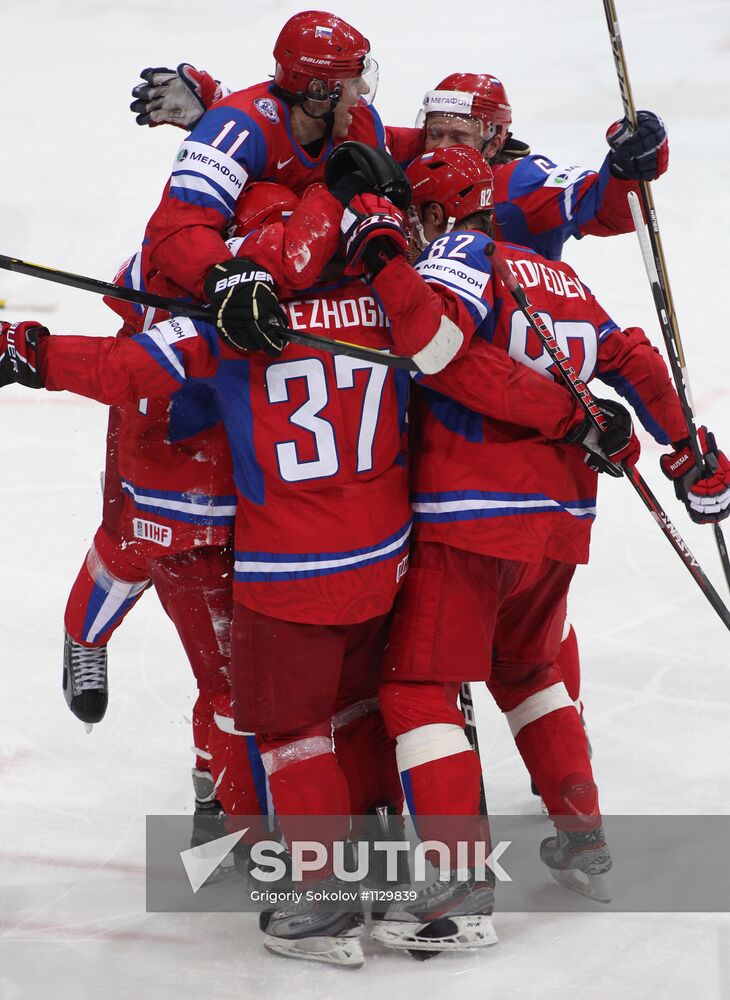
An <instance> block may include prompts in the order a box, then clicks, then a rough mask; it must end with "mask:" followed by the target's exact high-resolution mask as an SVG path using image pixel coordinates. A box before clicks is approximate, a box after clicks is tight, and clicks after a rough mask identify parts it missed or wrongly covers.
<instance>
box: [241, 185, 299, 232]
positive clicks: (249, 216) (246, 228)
mask: <svg viewBox="0 0 730 1000" xmlns="http://www.w3.org/2000/svg"><path fill="white" fill-rule="evenodd" d="M298 204H299V198H298V197H297V196H296V195H295V194H294V192H293V191H290V190H289V188H288V187H284V185H283V184H274V183H273V182H271V181H255V182H254V183H253V184H249V185H248V187H247V188H245V189H244V191H243V193H242V194H241V196H240V198H239V199H238V201H237V202H236V211H235V214H234V216H233V218H232V219H231V221H230V223H229V226H228V229H227V231H226V236H227V237H228V239H230V238H231V237H233V236H243V235H244V234H245V233H250V232H251V230H252V229H257V228H259V226H263V225H266V224H268V223H272V222H281V220H282V219H283V218H286V216H288V215H291V213H292V212H293V211H294V209H295V208H296V207H297V205H298Z"/></svg>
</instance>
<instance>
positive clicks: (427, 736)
mask: <svg viewBox="0 0 730 1000" xmlns="http://www.w3.org/2000/svg"><path fill="white" fill-rule="evenodd" d="M456 690H457V687H456V685H445V684H427V683H406V684H403V683H396V682H387V683H385V684H383V685H382V686H381V689H380V695H379V699H380V704H381V708H382V711H383V716H384V718H385V721H386V725H387V726H388V730H389V732H390V733H392V734H393V735H396V736H397V746H396V756H397V761H398V770H399V771H400V777H401V782H402V783H403V791H404V792H405V797H406V802H407V804H408V810H409V812H410V813H411V815H418V816H421V817H423V816H429V817H435V816H447V817H449V819H448V821H446V822H439V821H434V820H429V821H428V822H427V823H424V822H423V821H419V824H418V828H419V834H420V835H421V837H422V838H423V839H426V840H431V839H433V840H441V841H444V842H445V843H446V844H447V845H448V846H452V847H453V844H454V843H455V842H456V841H458V840H468V839H469V838H470V836H473V834H474V826H473V823H472V822H471V821H468V822H466V823H460V824H459V823H457V822H456V821H455V817H457V816H462V817H475V816H478V815H479V795H480V779H481V764H480V762H479V759H478V757H477V755H476V754H475V753H474V751H473V750H472V749H471V747H470V746H469V741H468V740H467V738H466V735H465V733H464V718H463V716H462V714H461V712H460V711H459V709H458V708H457V706H456Z"/></svg>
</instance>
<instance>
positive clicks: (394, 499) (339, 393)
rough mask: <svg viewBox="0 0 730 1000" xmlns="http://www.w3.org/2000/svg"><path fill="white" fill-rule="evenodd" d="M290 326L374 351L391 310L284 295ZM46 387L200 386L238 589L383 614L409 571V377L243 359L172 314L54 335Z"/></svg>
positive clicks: (354, 366)
mask: <svg viewBox="0 0 730 1000" xmlns="http://www.w3.org/2000/svg"><path fill="white" fill-rule="evenodd" d="M287 308H288V310H289V317H290V323H291V325H292V327H293V328H294V329H311V330H312V331H313V332H316V333H324V335H327V333H328V332H330V333H331V334H333V335H335V334H337V333H339V332H340V331H342V330H346V331H347V335H348V338H351V339H352V340H353V341H355V340H356V341H358V342H360V343H363V344H365V345H369V346H372V347H378V348H385V347H388V346H389V344H390V338H389V330H388V322H387V319H386V317H385V315H384V313H383V312H382V310H381V309H380V308H379V307H378V305H377V303H376V301H375V299H374V297H373V294H372V292H371V290H370V289H369V288H368V287H367V286H366V285H365V284H364V283H363V282H360V281H348V282H347V283H346V284H343V285H341V286H340V287H336V288H331V289H329V290H324V289H323V290H319V291H317V292H316V293H313V294H312V295H310V296H309V297H308V298H307V299H306V300H304V301H299V302H290V303H288V304H287ZM41 354H42V359H41V364H42V371H43V375H44V379H45V384H46V387H47V388H49V389H69V390H71V391H74V392H77V393H80V394H82V395H86V396H90V397H91V398H94V399H98V400H100V401H102V402H106V403H116V404H123V403H127V404H129V403H133V402H135V401H136V400H138V399H139V398H141V397H143V398H154V397H159V396H162V395H165V394H170V393H172V392H174V391H175V390H179V389H180V387H181V386H187V385H192V384H197V385H199V386H201V387H208V388H209V389H210V390H211V391H212V393H213V395H214V397H215V400H216V402H217V404H218V407H219V409H220V412H221V414H222V416H223V420H224V422H225V427H226V432H227V436H228V442H229V445H230V449H231V453H232V456H233V464H234V478H235V485H236V493H237V497H238V510H237V514H236V523H235V550H236V553H235V576H234V594H235V597H236V599H238V600H240V601H242V602H243V603H244V604H246V605H247V606H248V607H250V608H252V609H253V610H256V611H260V612H262V613H263V614H267V615H270V616H272V617H275V618H283V619H286V620H289V621H301V622H309V623H312V624H349V623H355V622H360V621H365V620H367V619H368V618H373V617H375V616H377V615H381V614H384V613H385V612H387V611H388V610H389V608H390V606H391V604H392V601H393V598H394V596H395V593H396V591H397V589H398V586H399V583H400V580H401V578H402V577H403V575H404V573H405V571H406V567H407V553H408V536H409V532H410V527H411V511H410V505H409V501H408V475H407V468H406V461H405V455H404V451H403V447H402V445H403V437H404V432H405V409H406V401H407V394H408V376H407V374H406V373H405V372H403V371H394V370H393V369H388V368H385V367H384V366H383V365H380V364H374V363H369V362H364V361H359V360H355V359H352V358H348V357H344V356H334V355H330V354H327V353H324V352H321V351H316V350H310V349H307V348H304V347H301V346H298V345H294V344H291V345H289V347H287V349H286V351H285V352H284V354H283V355H282V356H281V357H280V358H278V359H271V358H268V357H267V356H265V355H263V354H259V353H255V354H254V353H252V354H250V355H244V354H242V353H240V352H236V351H233V350H232V349H230V348H228V347H227V346H226V345H221V344H220V343H219V341H218V337H217V335H216V331H215V328H214V327H213V326H212V325H211V324H208V323H205V322H198V321H196V322H195V323H193V321H191V320H189V319H186V318H177V319H175V318H173V319H171V320H168V321H166V322H163V323H160V324H158V325H155V326H152V327H151V328H150V329H149V330H147V331H145V332H144V333H141V334H139V335H137V336H134V337H130V338H123V339H116V340H112V339H97V338H88V337H50V338H48V339H47V340H46V341H45V343H44V345H43V347H42V351H41Z"/></svg>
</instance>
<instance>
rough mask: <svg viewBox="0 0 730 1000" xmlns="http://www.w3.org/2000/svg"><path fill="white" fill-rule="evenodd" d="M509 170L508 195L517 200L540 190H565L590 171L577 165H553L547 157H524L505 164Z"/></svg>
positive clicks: (553, 162) (552, 161)
mask: <svg viewBox="0 0 730 1000" xmlns="http://www.w3.org/2000/svg"><path fill="white" fill-rule="evenodd" d="M506 166H507V167H508V169H510V177H509V195H510V198H511V199H515V198H519V197H521V196H524V195H526V194H530V193H531V192H533V191H537V190H539V189H540V188H556V189H562V190H565V189H567V188H570V187H572V186H573V185H574V184H575V183H576V182H578V181H580V180H582V179H583V178H584V177H585V176H586V175H587V174H589V173H590V172H591V171H590V170H587V169H586V168H585V167H581V166H579V165H577V164H565V163H555V161H554V160H551V159H550V158H549V157H547V156H538V155H534V156H526V157H525V158H524V159H522V160H514V161H513V163H509V164H506Z"/></svg>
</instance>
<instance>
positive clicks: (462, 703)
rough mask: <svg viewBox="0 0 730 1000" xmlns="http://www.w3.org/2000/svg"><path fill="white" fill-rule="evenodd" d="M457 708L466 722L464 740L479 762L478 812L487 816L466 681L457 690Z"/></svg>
mask: <svg viewBox="0 0 730 1000" xmlns="http://www.w3.org/2000/svg"><path fill="white" fill-rule="evenodd" d="M459 707H460V708H461V711H462V712H463V713H464V720H465V722H466V725H465V726H464V732H465V733H466V738H467V739H468V740H469V746H470V747H471V748H472V750H473V751H474V753H475V754H476V755H477V760H478V761H479V771H480V774H479V812H480V813H481V814H482V816H488V815H489V813H488V812H487V793H486V792H485V790H484V772H483V771H482V769H481V764H482V758H481V754H480V753H479V737H478V736H477V720H476V716H475V714H474V699H473V698H472V695H471V684H470V683H469V682H468V681H464V683H463V684H462V685H461V687H460V688H459Z"/></svg>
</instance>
